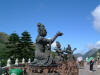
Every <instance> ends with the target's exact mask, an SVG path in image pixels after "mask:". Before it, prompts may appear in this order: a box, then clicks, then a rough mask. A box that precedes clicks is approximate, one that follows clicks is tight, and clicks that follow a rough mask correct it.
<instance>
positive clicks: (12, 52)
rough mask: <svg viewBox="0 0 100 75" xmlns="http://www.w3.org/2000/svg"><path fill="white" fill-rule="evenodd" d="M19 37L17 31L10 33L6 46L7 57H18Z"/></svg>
mask: <svg viewBox="0 0 100 75" xmlns="http://www.w3.org/2000/svg"><path fill="white" fill-rule="evenodd" d="M19 44H20V38H19V36H18V35H17V33H12V34H11V35H10V36H9V38H8V42H7V48H8V51H7V53H6V55H7V56H8V57H9V58H14V59H16V58H20V55H21V54H20V51H21V50H20V46H19Z"/></svg>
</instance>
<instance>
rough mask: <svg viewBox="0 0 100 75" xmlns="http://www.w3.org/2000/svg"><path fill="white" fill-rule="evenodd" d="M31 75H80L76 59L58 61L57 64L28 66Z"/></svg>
mask: <svg viewBox="0 0 100 75" xmlns="http://www.w3.org/2000/svg"><path fill="white" fill-rule="evenodd" d="M27 73H29V75H36V74H38V75H79V69H78V67H77V64H76V62H75V61H68V62H63V63H57V65H56V66H53V65H52V66H31V65H29V66H28V67H27Z"/></svg>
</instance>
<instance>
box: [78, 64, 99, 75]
mask: <svg viewBox="0 0 100 75" xmlns="http://www.w3.org/2000/svg"><path fill="white" fill-rule="evenodd" d="M79 75H100V69H98V68H97V67H96V65H94V71H93V72H90V71H89V66H88V65H85V67H84V68H83V69H80V70H79Z"/></svg>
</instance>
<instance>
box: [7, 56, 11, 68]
mask: <svg viewBox="0 0 100 75" xmlns="http://www.w3.org/2000/svg"><path fill="white" fill-rule="evenodd" d="M10 66H11V60H10V58H9V59H8V60H7V67H10Z"/></svg>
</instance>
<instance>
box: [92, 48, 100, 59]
mask: <svg viewBox="0 0 100 75" xmlns="http://www.w3.org/2000/svg"><path fill="white" fill-rule="evenodd" d="M97 53H99V54H100V49H98V51H97V52H95V53H94V54H93V55H92V57H95V58H97ZM99 56H100V55H99Z"/></svg>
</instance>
